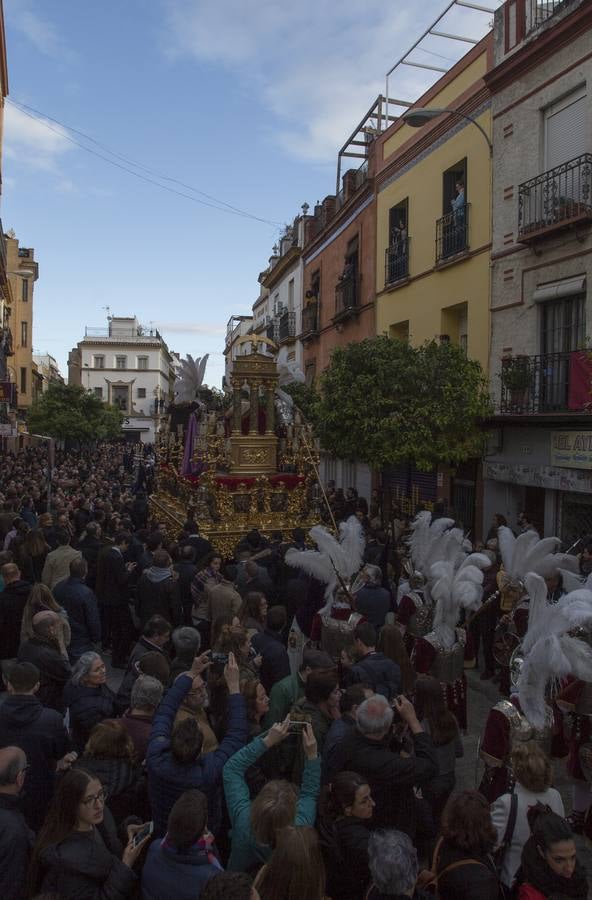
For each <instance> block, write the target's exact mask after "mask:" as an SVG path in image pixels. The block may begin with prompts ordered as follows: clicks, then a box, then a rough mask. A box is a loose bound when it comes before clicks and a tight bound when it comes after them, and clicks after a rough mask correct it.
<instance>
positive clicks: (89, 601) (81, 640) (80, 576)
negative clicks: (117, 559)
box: [53, 559, 101, 664]
mask: <svg viewBox="0 0 592 900" xmlns="http://www.w3.org/2000/svg"><path fill="white" fill-rule="evenodd" d="M87 574H88V566H87V564H86V560H85V559H73V560H72V562H71V563H70V577H69V578H66V579H65V581H60V582H59V584H56V586H55V588H54V591H53V595H54V598H55V600H56V601H57V603H59V605H60V606H61V607H62V608H63V609H65V610H66V612H67V613H68V622H69V623H70V631H71V634H72V636H71V639H70V646H69V647H68V656H69V658H70V662H71V663H72V664H73V663H75V662H76V660H77V659H80V657H81V656H82V654H83V653H87V652H88V651H89V650H94V649H95V647H94V645H95V644H98V643H99V641H100V640H101V620H100V618H99V607H98V605H97V598H96V597H95V594H94V591H92V590H91V589H90V588H89V587H88V586H87V585H86V584H85V579H86V577H87Z"/></svg>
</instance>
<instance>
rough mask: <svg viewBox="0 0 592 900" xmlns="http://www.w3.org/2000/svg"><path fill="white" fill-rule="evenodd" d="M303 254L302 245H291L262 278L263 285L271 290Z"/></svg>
mask: <svg viewBox="0 0 592 900" xmlns="http://www.w3.org/2000/svg"><path fill="white" fill-rule="evenodd" d="M301 256H302V250H301V248H300V247H290V249H289V250H288V252H287V253H285V254H284V255H283V256H282V257H280V260H279V262H277V263H276V264H275V266H274V267H273V269H272V270H271V272H269V274H268V275H266V276H265V278H263V279H261V286H262V287H264V288H267V290H269V291H271V290H272V289H273V288H274V287H275V286H276V284H277V283H278V282H279V281H281V280H282V278H283V277H284V276H285V275H286V273H287V272H288V271H289V269H291V268H292V266H293V265H294V263H296V262H298V260H299V259H300V257H301ZM265 299H267V298H265ZM255 305H256V304H254V305H253V308H254V307H255Z"/></svg>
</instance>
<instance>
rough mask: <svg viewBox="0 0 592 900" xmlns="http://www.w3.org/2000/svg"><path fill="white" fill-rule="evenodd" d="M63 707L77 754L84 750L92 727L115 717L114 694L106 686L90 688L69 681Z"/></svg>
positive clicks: (65, 689) (65, 690)
mask: <svg viewBox="0 0 592 900" xmlns="http://www.w3.org/2000/svg"><path fill="white" fill-rule="evenodd" d="M64 705H65V706H66V707H67V709H69V711H70V728H71V730H72V741H73V743H74V748H75V750H76V751H77V752H78V753H81V752H82V751H83V750H84V746H85V744H86V742H87V741H88V739H89V737H90V733H91V731H92V730H93V728H94V726H95V725H96V724H97V723H98V722H102V721H103V719H110V718H112V717H113V716H115V715H116V704H115V694H114V693H113V691H112V690H111V689H110V688H108V687H107V685H106V684H100V685H98V686H97V687H92V686H90V685H86V684H73V683H72V682H71V681H69V682H68V683H67V685H66V686H65V688H64Z"/></svg>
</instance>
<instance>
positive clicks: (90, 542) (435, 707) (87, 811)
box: [0, 444, 592, 900]
mask: <svg viewBox="0 0 592 900" xmlns="http://www.w3.org/2000/svg"><path fill="white" fill-rule="evenodd" d="M46 454H47V451H46V449H45V448H43V447H39V448H30V449H27V450H23V451H21V452H19V453H18V454H16V455H8V456H6V457H5V459H4V460H3V466H2V469H1V471H0V509H1V511H0V541H1V542H2V547H3V549H2V550H1V551H0V662H1V665H2V673H3V690H4V693H3V694H2V695H1V696H0V897H2V898H3V900H25V898H32V897H38V898H42V897H45V898H47V900H49V898H63V900H70V898H72V900H123V898H128V897H129V898H132V897H137V898H143V900H164V898H169V897H176V898H178V900H197V898H203V900H216V898H224V900H255V898H257V897H260V898H262V900H325V898H333V900H364V898H367V900H386V898H399V900H400V898H403V897H416V898H425V897H428V896H432V897H433V896H438V897H440V898H443V900H470V898H479V900H498V898H503V897H507V896H510V893H511V892H513V893H514V895H515V896H516V897H518V898H520V900H540V898H545V897H554V898H558V897H574V898H584V897H587V893H588V888H587V879H586V873H585V871H584V868H583V866H582V863H581V861H580V860H579V859H578V856H577V852H576V843H575V840H574V831H573V822H570V820H568V819H566V818H565V810H564V807H563V802H562V799H561V796H560V795H559V793H558V792H557V791H556V790H555V789H554V788H553V786H552V782H553V772H552V764H551V761H550V759H549V756H548V755H547V754H546V753H545V751H544V749H542V747H541V743H540V742H537V741H536V740H530V741H527V742H523V743H520V744H514V745H513V746H508V748H507V752H506V751H504V755H503V759H502V760H501V762H503V763H504V765H505V764H507V766H508V770H509V771H510V770H511V773H512V779H511V783H510V782H508V784H507V785H506V786H505V787H504V788H503V789H500V790H499V791H498V792H497V793H496V796H493V797H488V796H486V793H487V792H486V791H485V793H483V792H478V791H476V790H459V791H457V790H456V789H455V788H456V776H455V768H456V761H457V759H458V758H459V757H461V756H462V754H463V732H464V731H465V730H466V727H467V721H466V716H467V712H466V707H467V703H466V700H467V684H466V677H465V675H464V671H463V665H464V664H465V663H466V661H467V659H468V657H469V656H472V657H473V658H474V657H475V645H476V644H478V643H479V638H481V645H482V647H483V650H484V652H485V661H484V664H483V665H484V675H485V677H487V678H490V677H493V676H494V671H493V668H495V667H497V666H496V663H495V660H493V659H492V653H491V646H490V645H489V644H488V640H489V633H490V631H491V621H492V620H491V617H490V616H491V614H490V613H485V614H484V615H483V617H482V618H481V621H480V622H479V623H478V622H477V620H476V624H475V625H472V622H471V616H472V614H473V613H474V607H475V602H476V601H475V597H476V596H477V593H478V604H477V605H479V604H481V603H482V602H483V601H486V600H487V598H488V595H489V594H490V593H494V592H495V589H496V587H497V585H496V581H495V575H496V574H497V572H498V571H499V569H500V567H501V569H502V571H503V561H502V559H501V550H500V548H499V547H498V545H497V544H496V543H495V542H497V541H498V534H497V528H498V525H499V526H500V527H502V523H497V524H496V532H495V534H493V535H490V536H489V544H488V545H487V547H485V546H483V547H477V548H473V547H470V548H467V547H464V548H463V547H462V540H463V536H462V533H461V534H460V537H459V538H458V540H459V544H458V546H459V548H461V549H462V552H463V553H464V554H465V555H464V556H463V557H462V562H460V563H459V561H458V559H456V557H455V559H456V561H455V563H454V564H453V563H451V562H447V561H446V560H445V559H444V558H443V557H442V559H440V561H439V562H438V563H437V564H438V565H439V566H440V568H439V569H438V570H437V575H438V577H437V578H435V577H434V579H433V580H432V582H431V593H432V595H433V597H432V600H433V601H434V604H433V608H432V618H431V620H430V622H429V623H427V624H426V623H425V622H424V621H423V618H422V616H423V613H424V612H425V610H424V606H425V605H426V597H427V582H428V578H427V574H426V571H425V567H426V566H427V565H428V563H429V562H431V561H433V560H434V559H435V558H436V557H435V555H434V553H435V551H434V546H435V544H433V543H432V545H430V546H431V549H429V550H428V549H427V544H426V545H425V546H424V544H422V543H421V541H423V540H424V538H425V539H426V540H427V538H428V537H429V536H430V535H431V537H434V536H436V533H437V537H438V539H439V540H440V539H443V540H444V541H445V542H447V547H448V548H450V546H451V545H452V544H451V542H452V540H453V536H454V540H456V539H457V537H456V536H455V535H454V532H455V529H454V528H453V526H454V522H453V521H452V520H449V519H445V518H444V517H443V516H439V515H437V514H436V513H434V514H433V515H432V514H430V513H420V515H419V517H418V520H417V521H416V523H415V525H414V530H413V529H412V530H411V532H406V531H405V528H406V523H403V524H402V525H401V528H400V533H399V534H397V535H393V534H392V533H388V532H387V531H385V530H383V525H382V519H381V516H380V504H379V498H378V496H377V495H374V496H373V497H372V498H370V504H368V503H367V502H366V500H364V499H363V498H359V497H358V496H357V494H356V492H355V491H354V490H353V489H350V490H349V491H347V493H344V492H342V491H340V490H335V487H334V485H329V489H328V495H329V500H330V506H331V512H332V515H333V516H334V517H335V520H336V522H337V525H338V526H339V529H338V536H335V535H333V536H332V535H331V534H330V533H329V530H327V529H325V528H323V527H322V526H318V528H317V529H316V530H315V529H313V530H312V532H311V534H313V536H314V540H315V542H316V549H313V548H312V546H311V541H310V539H309V536H308V535H306V534H305V533H304V532H303V531H302V530H300V529H295V530H294V532H293V533H291V534H289V535H282V534H279V533H274V534H273V535H271V536H270V537H269V538H266V537H264V536H263V535H262V534H261V533H259V532H258V531H256V530H253V531H250V532H249V533H248V534H246V535H245V536H244V538H243V539H242V540H241V541H240V542H239V543H238V544H237V546H236V548H235V552H234V555H233V557H232V558H224V557H223V556H222V555H221V554H220V553H219V552H218V551H217V549H216V548H215V547H213V546H212V545H211V544H210V543H209V542H208V540H207V539H206V538H205V537H204V536H202V535H201V534H200V529H199V525H198V523H197V522H196V521H195V520H194V519H193V518H191V517H190V518H188V520H187V521H186V522H185V523H184V527H183V528H180V529H178V531H177V532H176V533H171V529H170V528H167V527H165V525H164V523H163V522H160V521H158V520H157V519H155V518H154V517H153V515H152V514H151V510H150V507H149V503H148V498H147V490H149V489H150V480H151V478H152V466H153V460H152V458H151V455H150V450H149V448H146V449H145V450H142V452H141V453H139V452H138V450H137V449H136V450H135V452H132V450H130V448H126V447H125V445H118V444H112V445H104V446H102V447H99V448H98V449H97V450H95V451H93V453H92V454H88V453H87V452H82V451H81V452H79V453H78V452H72V451H71V452H58V454H57V459H56V463H55V467H54V470H53V478H52V483H51V493H50V495H49V496H48V486H49V485H48V478H49V473H48V459H47V455H46ZM48 501H49V502H48ZM48 506H50V509H49V510H48ZM438 523H440V524H438ZM503 527H506V525H505V524H504V525H503ZM319 529H320V530H319ZM430 529H431V531H430ZM456 531H457V530H456ZM422 535H423V537H422ZM537 537H538V536H537ZM420 538H421V540H420ZM430 539H431V538H430ZM331 542H332V543H331ZM492 542H493V543H492ZM500 543H501V544H503V540H501V539H500ZM455 546H456V545H455ZM483 550H485V551H487V553H489V556H487V555H486V553H483V552H481V551H483ZM474 551H477V552H474ZM590 551H592V547H590ZM447 552H448V555H449V556H450V549H449V550H448V551H447ZM455 552H456V550H455ZM459 552H460V550H459ZM340 554H341V555H340ZM422 555H423V556H422ZM590 555H591V556H592V552H591V553H590ZM408 557H409V558H408ZM420 558H423V563H424V571H423V572H422V571H420V570H419V569H418V565H419V560H420ZM450 558H451V559H452V557H450ZM340 560H341V562H340ZM342 566H343V571H342V570H341V567H342ZM447 566H448V567H449V568H448V569H447V568H446V567H447ZM475 572H477V574H478V575H479V576H480V578H478V577H477V576H476V575H475ZM484 572H485V576H484V577H483V573H484ZM325 573H326V574H325ZM492 577H493V580H492ZM477 587H478V591H477V590H476V588H477ZM460 597H462V598H463V599H462V602H461V599H459V598H460ZM591 601H592V595H591ZM498 607H499V604H498ZM434 610H436V612H435V613H434ZM496 615H497V616H498V618H499V617H501V615H502V611H501V609H500V608H498V609H497V613H496ZM487 616H489V618H487ZM590 618H591V619H592V615H591V617H590ZM422 622H423V624H424V625H425V627H422ZM484 622H489V625H488V626H487V627H485V625H484V624H483V623H484ZM465 626H466V629H465ZM461 632H462V634H463V635H466V633H467V632H468V634H469V640H467V639H466V637H462V639H461ZM471 637H472V640H470V638H471ZM457 647H461V648H462V652H461V653H460V657H459V654H458V653H457ZM467 647H469V648H470V652H469V650H468V649H467ZM459 658H460V669H458V667H457V662H458V659H459ZM443 660H445V662H446V666H448V669H446V666H443V665H442V662H443ZM498 668H499V667H498ZM445 670H446V671H445ZM502 686H503V685H502ZM498 762H499V761H498Z"/></svg>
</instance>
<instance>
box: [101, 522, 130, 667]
mask: <svg viewBox="0 0 592 900" xmlns="http://www.w3.org/2000/svg"><path fill="white" fill-rule="evenodd" d="M130 542H131V535H130V533H129V532H128V531H119V532H118V533H117V534H116V535H115V539H114V543H113V546H112V547H108V548H105V549H104V550H103V551H102V552H101V554H100V556H99V562H98V568H97V591H96V592H97V599H98V601H99V612H100V614H101V630H102V639H103V650H107V649H108V648H109V647H112V658H111V663H112V665H113V666H114V667H115V668H117V669H124V668H125V665H126V662H127V657H128V653H129V648H130V644H131V642H132V639H133V633H134V628H133V623H132V619H131V614H130V610H129V595H130V588H129V580H130V577H131V575H132V573H133V571H134V569H135V567H136V564H135V563H133V562H128V563H126V562H125V560H124V556H123V555H124V553H125V552H126V551H127V549H128V547H129V545H130Z"/></svg>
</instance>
